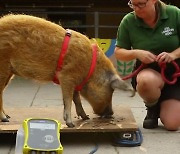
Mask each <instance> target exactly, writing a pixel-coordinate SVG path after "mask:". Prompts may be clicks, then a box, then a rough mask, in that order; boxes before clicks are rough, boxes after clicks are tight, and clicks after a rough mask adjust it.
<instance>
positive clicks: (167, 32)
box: [162, 27, 174, 36]
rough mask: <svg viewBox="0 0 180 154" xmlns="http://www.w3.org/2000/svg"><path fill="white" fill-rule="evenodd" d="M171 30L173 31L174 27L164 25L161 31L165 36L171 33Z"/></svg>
mask: <svg viewBox="0 0 180 154" xmlns="http://www.w3.org/2000/svg"><path fill="white" fill-rule="evenodd" d="M173 32H174V28H169V27H165V28H164V30H163V31H162V34H164V35H165V36H169V35H172V33H173Z"/></svg>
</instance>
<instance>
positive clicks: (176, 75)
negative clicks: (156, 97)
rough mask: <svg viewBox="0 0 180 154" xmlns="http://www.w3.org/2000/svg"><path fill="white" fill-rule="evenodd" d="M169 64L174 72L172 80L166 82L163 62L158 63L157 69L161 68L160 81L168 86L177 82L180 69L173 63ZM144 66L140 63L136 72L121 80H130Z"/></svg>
mask: <svg viewBox="0 0 180 154" xmlns="http://www.w3.org/2000/svg"><path fill="white" fill-rule="evenodd" d="M171 64H172V65H173V66H174V68H175V70H176V71H175V72H174V74H173V75H172V80H168V79H167V77H166V75H165V70H166V63H165V62H162V63H159V67H160V68H161V76H162V79H163V80H164V82H165V83H167V84H169V85H173V84H175V83H176V82H177V79H178V77H180V67H179V65H178V64H177V63H176V62H175V61H171ZM146 66H147V65H146V64H144V63H141V65H140V66H139V67H138V68H137V70H135V71H134V72H132V73H131V74H130V75H127V76H125V77H123V78H122V80H127V79H130V78H132V77H134V76H136V75H137V74H138V73H139V72H140V71H141V70H142V69H143V68H145V67H146Z"/></svg>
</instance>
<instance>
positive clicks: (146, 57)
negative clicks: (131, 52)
mask: <svg viewBox="0 0 180 154" xmlns="http://www.w3.org/2000/svg"><path fill="white" fill-rule="evenodd" d="M136 57H137V58H138V59H139V60H140V61H141V62H143V63H145V64H150V63H153V62H155V61H156V55H154V54H153V53H151V52H149V51H146V50H136Z"/></svg>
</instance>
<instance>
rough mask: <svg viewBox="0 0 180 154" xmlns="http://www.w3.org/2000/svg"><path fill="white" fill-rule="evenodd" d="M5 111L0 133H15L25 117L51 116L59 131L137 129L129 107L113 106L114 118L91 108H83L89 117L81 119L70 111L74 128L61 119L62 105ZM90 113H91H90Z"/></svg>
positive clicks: (0, 124)
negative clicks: (97, 113) (6, 116)
mask: <svg viewBox="0 0 180 154" xmlns="http://www.w3.org/2000/svg"><path fill="white" fill-rule="evenodd" d="M5 110H6V113H7V114H8V115H9V116H11V118H10V122H5V123H3V122H0V133H16V132H17V130H18V129H19V128H20V127H21V126H22V123H23V120H24V119H26V118H53V119H56V120H59V121H60V122H61V123H62V129H61V132H122V131H136V130H137V129H138V127H137V124H136V121H135V119H134V116H133V114H132V112H131V109H130V108H129V107H125V106H116V107H114V115H113V117H114V118H111V119H102V118H100V117H98V116H97V115H95V114H93V112H92V109H91V108H90V107H89V108H84V110H85V112H86V114H88V115H89V117H90V119H89V120H86V121H83V120H82V119H78V118H77V117H76V116H75V111H74V110H73V111H72V119H73V122H74V124H75V125H76V127H75V128H67V126H66V125H65V123H64V120H63V114H62V113H63V108H62V107H57V108H55V107H52V108H50V107H48V108H47V107H44V108H42V107H41V108H39V107H38V108H37V107H36V108H35V107H29V108H6V109H5ZM90 113H91V114H90Z"/></svg>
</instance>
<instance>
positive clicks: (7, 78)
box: [0, 68, 13, 122]
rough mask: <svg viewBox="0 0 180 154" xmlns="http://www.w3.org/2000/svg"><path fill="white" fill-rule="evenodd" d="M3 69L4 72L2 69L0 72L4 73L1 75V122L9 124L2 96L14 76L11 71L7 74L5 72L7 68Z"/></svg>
mask: <svg viewBox="0 0 180 154" xmlns="http://www.w3.org/2000/svg"><path fill="white" fill-rule="evenodd" d="M2 69H3V71H2V72H1V69H0V72H1V73H2V74H0V120H1V121H2V122H8V121H9V120H8V119H9V118H10V117H9V116H8V115H7V114H5V112H4V109H3V99H2V95H3V91H4V88H5V87H6V86H7V85H8V83H9V81H10V79H11V77H12V75H13V74H12V73H11V72H10V71H6V72H5V71H4V70H5V68H2Z"/></svg>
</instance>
